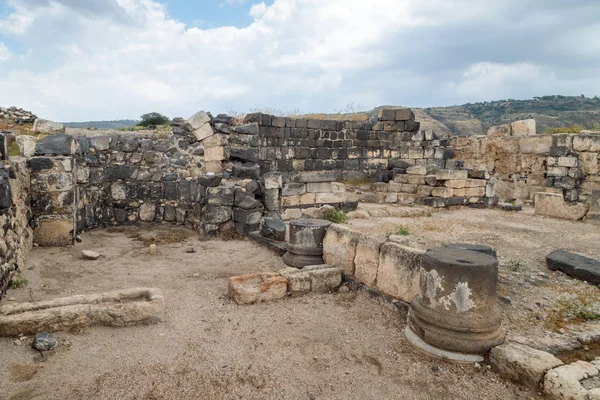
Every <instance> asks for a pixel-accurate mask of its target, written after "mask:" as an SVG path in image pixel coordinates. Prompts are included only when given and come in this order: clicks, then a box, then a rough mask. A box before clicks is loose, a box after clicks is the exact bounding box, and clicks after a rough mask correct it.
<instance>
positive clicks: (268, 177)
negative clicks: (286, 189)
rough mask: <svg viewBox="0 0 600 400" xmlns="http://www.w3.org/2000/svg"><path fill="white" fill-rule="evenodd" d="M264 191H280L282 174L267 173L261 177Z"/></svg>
mask: <svg viewBox="0 0 600 400" xmlns="http://www.w3.org/2000/svg"><path fill="white" fill-rule="evenodd" d="M262 179H263V184H264V186H265V189H267V190H268V189H280V188H282V187H283V174H282V173H281V172H267V173H266V174H264V175H263V177H262Z"/></svg>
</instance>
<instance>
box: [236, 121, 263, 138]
mask: <svg viewBox="0 0 600 400" xmlns="http://www.w3.org/2000/svg"><path fill="white" fill-rule="evenodd" d="M234 130H235V132H236V133H239V134H241V135H258V133H259V126H258V123H257V122H253V123H250V124H244V125H238V126H236V127H235V128H234Z"/></svg>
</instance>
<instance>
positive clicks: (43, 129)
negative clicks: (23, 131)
mask: <svg viewBox="0 0 600 400" xmlns="http://www.w3.org/2000/svg"><path fill="white" fill-rule="evenodd" d="M33 130H34V131H35V132H37V133H45V134H47V135H54V134H58V133H65V131H66V128H65V126H64V125H63V124H59V123H58V122H54V121H49V120H47V119H42V118H38V119H36V120H35V122H34V123H33Z"/></svg>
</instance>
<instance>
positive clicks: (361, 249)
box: [354, 234, 388, 286]
mask: <svg viewBox="0 0 600 400" xmlns="http://www.w3.org/2000/svg"><path fill="white" fill-rule="evenodd" d="M387 239H388V238H387V237H386V235H384V234H378V235H361V237H360V239H359V241H358V243H357V245H356V256H355V257H354V276H355V277H356V279H357V280H358V281H360V282H363V283H364V284H365V285H367V286H375V284H376V282H377V271H378V268H379V251H380V250H381V246H383V244H384V243H385V242H386V241H387Z"/></svg>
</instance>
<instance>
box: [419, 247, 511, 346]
mask: <svg viewBox="0 0 600 400" xmlns="http://www.w3.org/2000/svg"><path fill="white" fill-rule="evenodd" d="M497 281H498V261H497V260H496V259H495V258H494V257H492V256H489V255H487V254H483V253H477V252H474V251H470V250H463V249H454V248H448V247H441V248H435V249H431V250H428V251H427V252H426V253H425V254H424V255H423V259H422V269H421V276H420V281H419V282H420V285H419V294H418V295H417V296H416V297H415V298H414V299H413V301H412V304H411V310H410V312H409V316H408V329H410V330H411V331H412V333H414V335H415V336H417V337H418V338H420V339H421V340H422V341H423V342H425V343H426V344H428V345H430V346H433V347H435V348H438V349H442V350H447V351H451V352H458V353H467V354H482V353H485V352H487V351H488V350H490V349H491V348H492V347H494V346H497V345H499V344H501V343H502V342H503V341H504V332H503V330H502V328H501V326H500V323H501V315H502V313H501V310H500V305H499V302H498V296H497V294H496V285H497ZM413 344H414V343H413Z"/></svg>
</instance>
